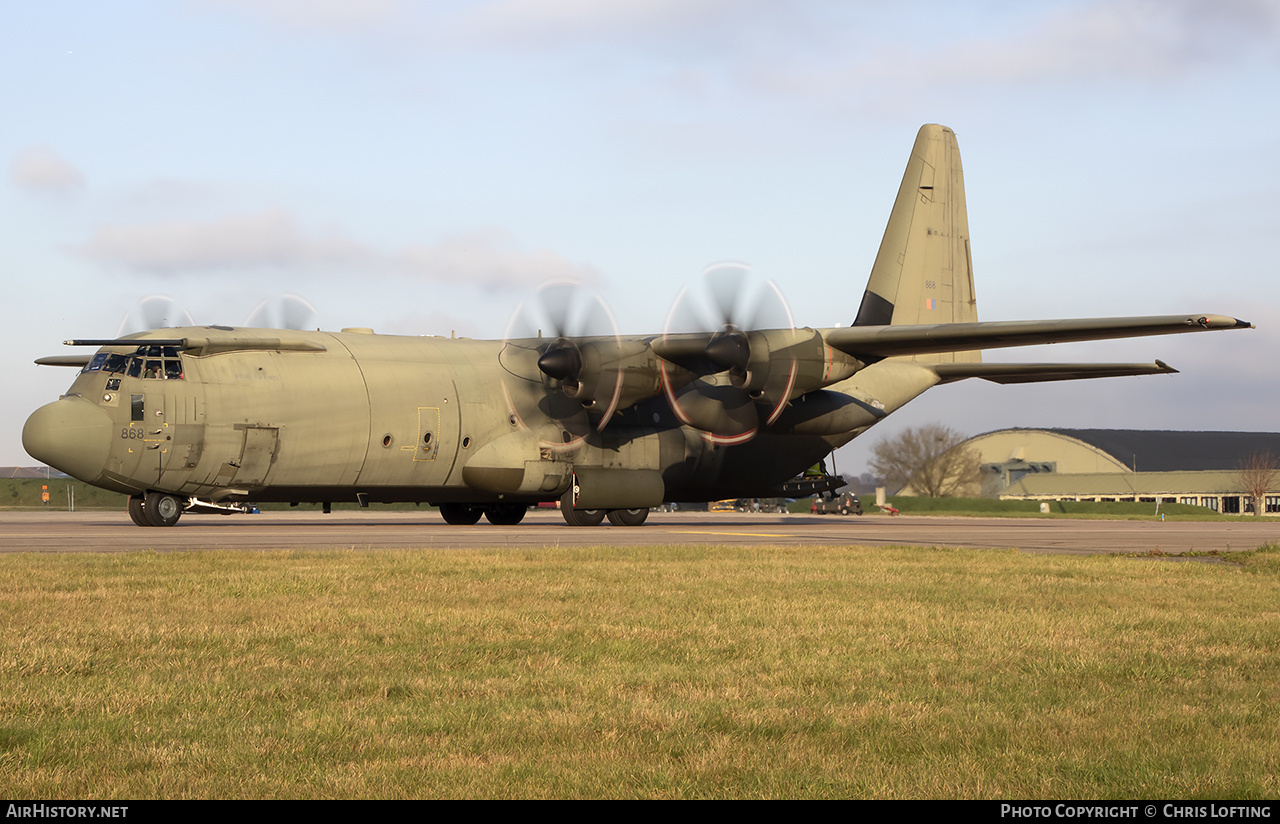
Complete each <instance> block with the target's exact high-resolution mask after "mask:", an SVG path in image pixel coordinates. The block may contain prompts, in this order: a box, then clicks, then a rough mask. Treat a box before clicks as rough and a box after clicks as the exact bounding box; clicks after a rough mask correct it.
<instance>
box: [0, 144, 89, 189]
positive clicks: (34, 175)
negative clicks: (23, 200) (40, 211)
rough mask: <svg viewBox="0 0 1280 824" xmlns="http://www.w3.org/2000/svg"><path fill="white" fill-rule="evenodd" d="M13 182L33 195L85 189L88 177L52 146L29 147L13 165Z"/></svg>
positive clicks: (11, 178)
mask: <svg viewBox="0 0 1280 824" xmlns="http://www.w3.org/2000/svg"><path fill="white" fill-rule="evenodd" d="M9 179H10V180H12V181H13V183H14V185H16V186H18V187H19V188H21V189H26V190H27V191H29V192H53V193H61V192H70V191H74V190H76V189H79V188H81V187H82V186H84V175H82V174H81V173H80V170H79V169H77V168H76V167H75V166H73V165H72V164H71V163H70V162H68V161H67V160H65V159H64V158H63V157H62V156H61V155H59V154H58V153H57V152H55V151H54V150H53V149H51V148H49V147H48V146H43V145H41V146H29V147H27V148H25V149H23V150H21V151H20V152H18V153H17V154H16V155H15V156H14V158H13V160H12V162H10V164H9Z"/></svg>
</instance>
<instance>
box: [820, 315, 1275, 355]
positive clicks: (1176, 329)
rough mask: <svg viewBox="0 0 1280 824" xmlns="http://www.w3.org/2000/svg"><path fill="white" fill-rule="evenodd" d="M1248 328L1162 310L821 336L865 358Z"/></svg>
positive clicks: (847, 330)
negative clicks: (1127, 315)
mask: <svg viewBox="0 0 1280 824" xmlns="http://www.w3.org/2000/svg"><path fill="white" fill-rule="evenodd" d="M1252 328H1253V324H1251V323H1248V322H1247V321H1243V320H1237V319H1235V318H1231V317H1227V316H1225V315H1161V316H1155V317H1134V318H1084V319H1078V320H1029V321H1021V320H1020V321H986V322H977V323H939V324H930V325H912V326H849V327H844V328H839V329H830V330H825V331H824V332H823V335H824V337H825V338H826V341H827V343H828V344H829V345H830V346H832V347H834V348H836V349H839V350H840V351H841V352H844V353H845V354H848V355H852V356H854V357H856V358H859V359H862V360H866V359H874V358H889V357H894V356H896V355H920V354H926V353H930V352H960V351H967V350H973V349H999V348H1004V347H1010V346H1035V345H1037V344H1044V343H1070V342H1074V341H1085V340H1113V339H1116V338H1136V337H1142V336H1145V335H1175V334H1179V333H1182V332H1203V331H1208V330H1212V329H1252Z"/></svg>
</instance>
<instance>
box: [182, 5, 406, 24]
mask: <svg viewBox="0 0 1280 824" xmlns="http://www.w3.org/2000/svg"><path fill="white" fill-rule="evenodd" d="M203 5H205V6H209V7H214V8H225V9H229V10H232V11H237V12H240V13H241V14H248V15H252V16H259V17H263V18H266V19H268V20H270V21H272V22H274V23H277V24H279V25H283V26H286V27H289V28H299V29H311V30H322V31H324V30H328V31H338V32H349V31H351V30H352V29H359V28H364V27H369V26H375V25H379V24H383V23H388V22H392V21H394V20H395V19H396V18H397V17H399V16H400V15H401V14H402V12H403V10H404V8H405V4H404V3H403V2H401V0H204V3H203Z"/></svg>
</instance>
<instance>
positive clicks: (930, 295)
mask: <svg viewBox="0 0 1280 824" xmlns="http://www.w3.org/2000/svg"><path fill="white" fill-rule="evenodd" d="M977 319H978V310H977V300H976V298H975V296H974V290H973V263H972V259H971V257H970V253H969V217H968V212H967V210H966V208H965V201H964V172H963V170H962V169H961V166H960V147H959V145H958V144H957V143H956V136H955V133H954V132H953V131H951V129H948V128H947V127H945V126H939V125H936V124H927V125H925V126H921V127H920V132H919V133H918V134H917V135H916V142H915V146H914V147H913V148H912V150H911V158H910V159H909V160H908V161H907V169H906V172H905V173H904V174H903V176H902V185H901V186H900V187H899V188H898V196H897V199H896V200H895V201H894V204H893V212H892V213H891V214H890V215H889V223H888V225H887V226H886V227H885V231H884V239H883V240H882V241H881V242H880V251H879V252H878V253H877V254H876V261H875V265H874V266H873V267H872V269H871V278H870V280H869V281H868V282H867V289H866V292H865V293H864V294H863V297H862V304H861V306H860V307H859V308H858V317H857V319H856V320H855V321H854V325H855V326H884V325H889V324H892V325H895V326H898V325H904V324H932V323H968V322H973V321H976V320H977ZM915 360H919V361H927V362H930V363H939V362H946V363H950V362H954V361H964V362H974V361H980V360H981V354H980V353H978V352H960V353H954V354H952V353H943V354H939V355H922V356H916V358H915Z"/></svg>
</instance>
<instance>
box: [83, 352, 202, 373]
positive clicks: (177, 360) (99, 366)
mask: <svg viewBox="0 0 1280 824" xmlns="http://www.w3.org/2000/svg"><path fill="white" fill-rule="evenodd" d="M80 371H81V374H83V373H85V372H109V373H111V374H116V375H128V376H129V377H131V378H144V379H150V380H182V378H183V370H182V358H181V356H180V355H179V354H178V347H176V346H139V347H138V349H137V351H136V352H134V353H133V354H132V355H119V354H115V353H112V352H99V353H98V354H96V355H94V356H93V359H92V360H90V361H89V363H88V364H86V365H85V367H84V369H82V370H80Z"/></svg>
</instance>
